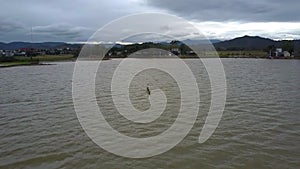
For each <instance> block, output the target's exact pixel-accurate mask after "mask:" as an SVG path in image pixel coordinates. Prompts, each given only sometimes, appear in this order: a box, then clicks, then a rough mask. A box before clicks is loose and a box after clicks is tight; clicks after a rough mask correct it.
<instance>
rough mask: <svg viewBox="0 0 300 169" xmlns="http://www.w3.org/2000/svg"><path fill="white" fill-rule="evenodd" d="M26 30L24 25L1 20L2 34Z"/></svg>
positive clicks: (0, 30) (0, 31)
mask: <svg viewBox="0 0 300 169" xmlns="http://www.w3.org/2000/svg"><path fill="white" fill-rule="evenodd" d="M22 29H24V25H23V24H22V23H19V22H16V21H11V20H0V34H3V33H7V32H12V31H18V30H22Z"/></svg>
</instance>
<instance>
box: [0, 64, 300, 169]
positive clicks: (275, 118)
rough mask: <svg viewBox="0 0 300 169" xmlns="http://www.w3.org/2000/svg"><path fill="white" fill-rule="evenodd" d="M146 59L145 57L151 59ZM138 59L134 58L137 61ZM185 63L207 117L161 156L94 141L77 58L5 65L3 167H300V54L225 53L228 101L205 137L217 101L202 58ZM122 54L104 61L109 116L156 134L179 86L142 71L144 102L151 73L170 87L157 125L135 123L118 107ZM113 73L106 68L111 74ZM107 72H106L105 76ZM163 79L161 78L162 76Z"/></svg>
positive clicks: (136, 97) (118, 124)
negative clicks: (115, 83)
mask: <svg viewBox="0 0 300 169" xmlns="http://www.w3.org/2000/svg"><path fill="white" fill-rule="evenodd" d="M144 60H145V64H146V62H147V59H144ZM132 61H133V62H134V59H133V60H132ZM185 62H187V63H188V65H189V66H190V67H191V69H192V70H193V73H194V74H195V76H196V77H197V80H198V82H199V88H200V94H201V95H200V97H201V106H200V112H199V117H198V119H197V121H196V124H195V126H194V128H193V129H192V130H191V132H190V133H189V135H188V136H187V137H186V138H185V139H184V140H183V141H182V142H181V143H180V144H179V145H177V146H176V147H175V148H173V149H172V150H170V151H168V152H166V153H164V154H161V155H159V156H155V157H151V158H146V159H140V160H138V159H128V158H123V157H118V156H115V155H112V154H110V153H108V152H106V151H104V150H103V149H101V148H99V147H98V146H97V145H96V144H94V143H93V142H92V141H91V140H90V139H89V138H88V136H87V135H86V134H85V132H84V131H83V130H82V128H81V126H80V124H79V122H78V120H77V117H76V113H75V111H74V108H73V104H72V93H71V87H72V86H71V85H72V84H71V83H72V73H73V66H74V63H57V64H56V65H49V66H34V67H14V68H6V69H0V78H1V81H0V91H1V95H0V126H1V129H0V150H1V153H0V167H3V168H216V167H218V168H297V167H299V166H300V163H299V161H300V152H299V137H300V134H299V131H300V116H299V112H300V104H299V100H300V92H299V91H300V86H299V84H300V76H299V72H300V61H298V60H259V59H223V60H222V62H223V64H224V67H225V72H226V77H227V85H228V86H227V87H228V91H227V93H228V94H227V102H226V108H225V111H224V114H223V117H222V120H221V122H220V124H219V127H218V128H217V130H216V131H215V133H214V134H213V136H212V137H211V138H210V139H209V140H208V141H207V142H205V143H204V144H199V143H198V136H199V133H200V130H201V127H202V125H203V123H204V120H205V117H206V114H205V113H206V112H207V110H208V108H209V104H210V102H209V99H210V95H209V90H208V86H209V83H208V79H207V77H206V73H205V70H204V69H203V68H202V67H201V68H200V69H199V65H198V64H195V60H192V59H190V60H186V61H185ZM118 63H119V61H118V60H109V61H105V62H103V70H102V72H103V71H104V73H102V74H101V75H99V77H97V79H98V80H97V85H96V93H97V94H98V95H99V97H100V95H101V98H103V97H102V96H106V97H107V99H105V100H103V99H102V100H98V105H99V106H100V107H101V109H103V111H104V114H105V117H106V119H107V121H108V122H109V123H110V124H111V126H113V127H114V128H116V129H117V130H118V131H120V132H123V133H125V134H127V135H130V136H134V137H149V136H152V135H156V134H158V133H160V132H163V131H164V130H166V129H167V128H168V127H169V126H170V125H171V124H172V123H173V122H174V120H175V118H176V116H177V112H176V110H178V104H177V103H178V100H179V99H180V95H178V92H176V91H178V88H176V85H168V84H173V82H172V78H170V77H168V76H167V75H164V74H163V73H162V72H158V71H152V72H142V73H141V74H140V76H138V77H136V80H135V81H133V82H132V84H131V86H130V89H129V90H130V99H131V101H132V103H133V105H134V106H135V107H136V108H137V109H141V110H145V109H147V107H149V102H148V100H147V97H146V95H144V94H143V92H145V91H144V88H145V85H148V84H144V83H141V81H142V82H143V81H144V80H143V79H145V78H148V77H149V76H147V73H152V74H153V75H155V76H154V77H155V78H154V80H155V79H156V80H157V81H159V83H156V85H157V86H156V87H162V88H164V91H166V92H168V96H170V95H171V96H173V97H170V99H169V98H168V106H167V107H166V112H164V113H163V115H162V116H161V117H160V118H159V119H157V120H155V121H154V123H150V124H145V125H142V124H129V121H128V120H126V119H125V118H122V117H121V115H120V114H117V113H116V111H115V108H114V107H113V106H111V96H110V93H109V89H110V86H109V83H110V82H109V80H105V77H106V78H108V79H109V76H110V75H109V74H110V73H109V72H112V71H113V70H114V68H115V67H116V66H117V65H118ZM105 72H106V73H105ZM101 76H103V77H101ZM159 78H161V79H159Z"/></svg>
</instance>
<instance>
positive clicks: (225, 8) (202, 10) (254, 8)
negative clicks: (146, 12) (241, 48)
mask: <svg viewBox="0 0 300 169" xmlns="http://www.w3.org/2000/svg"><path fill="white" fill-rule="evenodd" d="M145 2H146V4H148V5H151V6H154V7H157V8H161V9H164V10H168V11H170V12H172V13H174V14H176V15H180V16H182V17H186V18H190V19H196V20H200V21H255V22H260V21H271V22H272V21H278V22H286V21H300V15H299V8H298V7H299V6H300V1H299V0H286V1H283V0H251V1H249V0H248V1H245V0H225V1H224V0H208V1H207V0H206V1H204V0H184V1H182V0H163V1H162V0H146V1H145Z"/></svg>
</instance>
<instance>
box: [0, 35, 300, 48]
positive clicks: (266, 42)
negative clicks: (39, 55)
mask: <svg viewBox="0 0 300 169" xmlns="http://www.w3.org/2000/svg"><path fill="white" fill-rule="evenodd" d="M209 41H210V42H211V43H212V44H213V45H214V46H215V48H216V49H219V50H264V49H266V48H267V47H268V46H271V45H274V46H275V47H281V46H282V44H283V43H284V42H286V41H275V40H272V39H268V38H263V37H259V36H243V37H239V38H234V39H232V40H226V41H220V40H217V39H211V40H209ZM297 41H298V42H299V41H300V40H297ZM181 42H182V43H185V44H186V45H207V42H208V41H207V40H191V39H187V40H183V41H181ZM160 44H168V42H160ZM82 45H83V44H70V43H64V42H43V43H30V42H11V43H2V42H0V50H16V49H20V48H36V49H53V48H80V47H81V46H82Z"/></svg>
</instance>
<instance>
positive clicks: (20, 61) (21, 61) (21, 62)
mask: <svg viewBox="0 0 300 169" xmlns="http://www.w3.org/2000/svg"><path fill="white" fill-rule="evenodd" d="M73 60H75V58H74V57H73V55H43V56H36V57H33V59H32V60H31V59H30V57H23V56H19V57H15V58H14V60H13V61H9V62H0V67H13V66H29V65H41V64H42V62H57V61H73Z"/></svg>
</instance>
